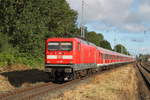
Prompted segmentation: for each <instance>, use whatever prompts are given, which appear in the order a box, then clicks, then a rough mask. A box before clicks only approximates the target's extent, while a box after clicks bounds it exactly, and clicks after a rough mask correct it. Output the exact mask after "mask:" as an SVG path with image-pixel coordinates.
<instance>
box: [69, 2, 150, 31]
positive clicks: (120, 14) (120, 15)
mask: <svg viewBox="0 0 150 100" xmlns="http://www.w3.org/2000/svg"><path fill="white" fill-rule="evenodd" d="M67 1H68V3H69V4H70V6H71V7H72V9H75V10H77V11H78V13H79V18H78V22H79V23H80V19H81V4H82V0H67ZM84 2H85V6H84V7H85V10H84V16H85V18H84V22H85V24H86V25H94V23H96V25H97V24H99V25H98V26H97V27H95V28H96V30H101V29H102V30H103V29H106V27H105V26H109V27H108V28H110V29H112V28H113V27H116V28H117V29H118V30H120V31H127V32H133V33H135V32H143V31H144V30H146V29H147V28H148V26H147V24H149V23H150V0H142V1H141V2H140V3H139V5H136V8H137V10H136V11H132V10H131V9H132V8H134V6H133V3H135V2H138V1H136V0H84ZM93 28H94V27H93Z"/></svg>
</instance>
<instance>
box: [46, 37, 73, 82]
mask: <svg viewBox="0 0 150 100" xmlns="http://www.w3.org/2000/svg"><path fill="white" fill-rule="evenodd" d="M73 63H74V56H73V40H71V39H61V38H60V39H59V38H55V39H48V40H47V41H46V49H45V71H46V72H47V73H48V74H49V76H50V79H51V80H58V81H64V80H72V78H73V76H72V75H73Z"/></svg>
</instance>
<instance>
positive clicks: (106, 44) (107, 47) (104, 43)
mask: <svg viewBox="0 0 150 100" xmlns="http://www.w3.org/2000/svg"><path fill="white" fill-rule="evenodd" d="M99 46H100V47H102V48H105V49H109V50H112V48H111V45H110V43H109V42H108V41H107V40H102V41H100V43H99Z"/></svg>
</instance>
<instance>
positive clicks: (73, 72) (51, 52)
mask: <svg viewBox="0 0 150 100" xmlns="http://www.w3.org/2000/svg"><path fill="white" fill-rule="evenodd" d="M45 48H46V49H45V71H46V72H47V73H48V74H49V76H50V79H52V80H59V81H63V80H72V79H74V78H76V77H79V76H84V75H86V74H88V73H92V72H93V70H94V71H97V70H98V69H99V68H100V67H102V66H106V65H110V64H115V63H125V62H131V61H134V59H133V57H131V56H126V55H122V54H119V53H116V52H113V51H110V50H106V49H103V48H100V47H97V46H96V45H94V44H92V43H90V42H88V41H84V40H82V39H79V38H49V39H47V40H46V47H45Z"/></svg>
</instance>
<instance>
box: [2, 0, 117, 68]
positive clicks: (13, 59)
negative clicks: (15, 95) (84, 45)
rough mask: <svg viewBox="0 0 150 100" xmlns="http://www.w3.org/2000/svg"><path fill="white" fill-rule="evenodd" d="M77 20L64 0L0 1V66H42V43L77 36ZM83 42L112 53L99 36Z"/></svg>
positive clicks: (89, 37) (75, 13)
mask: <svg viewBox="0 0 150 100" xmlns="http://www.w3.org/2000/svg"><path fill="white" fill-rule="evenodd" d="M77 17H78V14H77V12H76V11H74V10H72V9H71V8H70V7H69V4H68V3H67V2H66V0H0V66H5V65H9V64H14V63H21V64H26V65H29V66H37V65H39V64H43V58H44V46H45V45H44V41H45V39H46V38H48V37H76V36H79V35H80V29H79V28H78V26H77V23H76V21H77ZM86 38H87V40H88V41H90V42H93V43H95V44H96V45H98V46H101V47H104V48H107V49H110V50H112V48H111V45H110V43H109V42H108V41H107V40H104V37H103V35H102V34H97V33H95V32H88V31H87V33H86ZM118 51H119V50H118Z"/></svg>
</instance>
